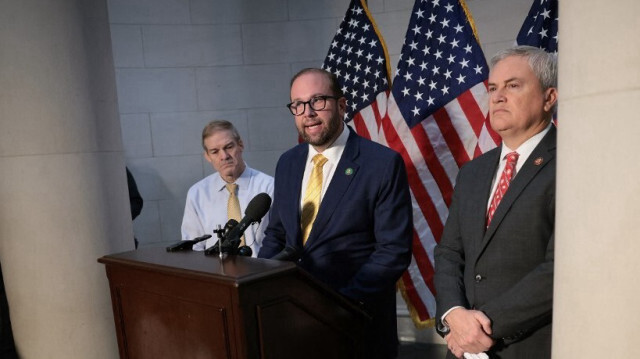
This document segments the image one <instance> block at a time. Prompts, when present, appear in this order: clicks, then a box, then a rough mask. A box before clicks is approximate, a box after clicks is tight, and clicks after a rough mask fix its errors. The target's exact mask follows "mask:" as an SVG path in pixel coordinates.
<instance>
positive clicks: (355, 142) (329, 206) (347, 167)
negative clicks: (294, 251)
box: [305, 128, 360, 248]
mask: <svg viewBox="0 0 640 359" xmlns="http://www.w3.org/2000/svg"><path fill="white" fill-rule="evenodd" d="M359 153H360V145H359V138H358V136H357V135H356V134H355V133H354V132H353V131H352V130H351V128H349V139H348V140H347V144H346V145H345V148H344V152H343V153H342V157H341V158H340V161H339V162H338V165H337V167H336V171H335V172H334V174H333V178H332V179H331V182H330V183H329V187H328V188H327V191H326V193H325V195H324V197H322V202H321V203H320V210H319V211H318V215H317V216H316V220H315V222H314V223H313V227H312V228H311V233H310V234H309V239H308V240H307V244H306V245H305V248H312V247H313V246H314V245H315V244H316V242H317V241H318V240H317V239H316V238H317V237H318V235H319V234H320V233H322V230H323V229H324V228H325V227H326V226H327V223H328V222H329V220H330V219H331V216H332V215H333V213H335V210H336V207H337V206H338V204H339V203H340V202H341V200H342V197H343V196H344V194H345V193H346V192H347V189H348V188H349V185H350V184H351V181H352V180H353V178H354V177H355V176H356V174H357V173H358V168H359V165H358V163H356V162H355V159H356V158H357V157H358V154H359Z"/></svg>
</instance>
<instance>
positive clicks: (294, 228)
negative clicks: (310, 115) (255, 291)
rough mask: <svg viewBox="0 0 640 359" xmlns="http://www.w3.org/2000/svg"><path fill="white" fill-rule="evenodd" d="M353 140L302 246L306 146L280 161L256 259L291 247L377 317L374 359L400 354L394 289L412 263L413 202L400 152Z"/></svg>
mask: <svg viewBox="0 0 640 359" xmlns="http://www.w3.org/2000/svg"><path fill="white" fill-rule="evenodd" d="M349 131H350V134H349V139H348V141H347V144H346V146H345V149H344V152H343V154H342V157H341V159H340V161H339V163H338V165H337V168H336V171H335V174H334V176H333V179H332V180H331V183H330V184H329V187H328V189H327V191H326V193H325V195H324V197H323V199H322V202H321V204H320V209H319V211H318V215H317V217H316V220H315V222H314V225H313V227H312V230H311V233H310V234H309V238H308V240H307V244H306V245H305V246H304V247H303V246H302V237H301V228H300V194H301V190H302V188H301V186H302V177H303V174H304V168H305V162H306V160H307V154H308V145H307V144H301V145H298V146H296V147H294V148H293V149H291V150H289V151H287V152H285V153H284V154H283V155H282V156H281V157H280V160H279V161H278V165H277V168H276V176H275V191H274V201H273V206H272V207H271V211H270V218H269V226H268V227H267V230H266V237H265V238H264V240H263V242H262V248H261V249H260V253H259V254H258V257H261V258H271V257H272V256H274V255H275V254H277V253H279V252H280V251H281V250H282V249H283V248H284V247H285V245H287V246H292V247H295V248H298V250H299V253H300V257H299V259H298V261H297V264H298V266H299V267H301V268H302V269H304V270H306V271H307V272H309V273H311V274H312V275H313V276H314V277H315V278H317V279H319V280H320V281H322V282H324V283H326V284H327V285H329V286H330V287H331V288H333V289H335V290H337V291H339V292H340V293H341V294H343V295H345V296H347V297H348V298H351V299H352V300H354V301H357V302H359V303H362V304H363V305H364V307H365V309H366V310H367V311H368V312H369V313H370V314H371V315H372V316H373V320H374V323H373V326H372V328H373V329H372V332H371V333H368V335H367V337H368V347H369V348H371V349H372V353H375V357H379V358H393V357H395V355H396V352H397V345H398V339H397V329H396V300H395V298H396V297H395V283H396V281H397V280H398V279H399V278H400V276H401V275H402V273H403V272H404V270H405V269H406V268H407V266H408V265H409V262H410V261H411V240H412V231H413V221H412V209H411V198H410V195H409V187H408V183H407V176H406V171H405V167H404V163H403V161H402V159H401V157H400V156H399V155H398V154H397V153H396V152H394V151H392V150H390V149H389V148H386V147H384V146H381V145H379V144H376V143H374V142H372V141H369V140H366V139H364V138H362V137H360V136H358V135H357V134H355V132H353V131H352V130H351V129H349Z"/></svg>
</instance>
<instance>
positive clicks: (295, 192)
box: [282, 144, 309, 245]
mask: <svg viewBox="0 0 640 359" xmlns="http://www.w3.org/2000/svg"><path fill="white" fill-rule="evenodd" d="M308 153H309V145H307V144H304V145H301V146H299V149H298V150H297V151H296V154H295V156H294V158H293V160H292V161H291V163H290V166H291V167H290V168H289V171H288V175H287V176H286V177H285V181H286V186H284V188H286V189H287V191H286V193H287V197H288V198H289V200H288V201H286V203H289V205H291V206H292V207H293V208H296V209H297V210H295V211H291V210H285V211H282V213H284V214H287V215H288V216H289V217H288V218H287V220H286V221H283V222H285V223H292V224H294V228H288V229H287V231H291V232H292V233H295V236H294V237H293V238H297V241H299V243H298V244H299V245H302V229H301V228H300V201H301V198H300V196H301V193H302V177H303V176H304V168H305V166H306V162H307V156H308Z"/></svg>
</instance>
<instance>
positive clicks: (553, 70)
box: [491, 45, 558, 91]
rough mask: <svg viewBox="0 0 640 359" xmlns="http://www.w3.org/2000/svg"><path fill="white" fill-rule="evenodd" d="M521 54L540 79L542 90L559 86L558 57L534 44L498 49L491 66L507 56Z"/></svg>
mask: <svg viewBox="0 0 640 359" xmlns="http://www.w3.org/2000/svg"><path fill="white" fill-rule="evenodd" d="M511 56H520V57H524V58H526V59H527V62H528V63H529V67H531V70H532V71H533V73H534V74H535V75H536V77H537V78H538V81H540V86H541V87H542V91H546V90H547V89H548V88H550V87H558V57H557V55H556V54H552V53H548V52H546V51H544V50H542V49H539V48H537V47H533V46H525V45H521V46H514V47H510V48H508V49H504V50H502V51H498V52H497V53H496V54H495V55H493V57H492V58H491V67H493V66H495V65H496V64H497V63H498V62H500V61H502V60H504V59H505V58H507V57H511Z"/></svg>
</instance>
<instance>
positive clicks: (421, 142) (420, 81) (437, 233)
mask: <svg viewBox="0 0 640 359" xmlns="http://www.w3.org/2000/svg"><path fill="white" fill-rule="evenodd" d="M488 73H489V69H488V66H487V63H486V61H485V58H484V54H483V52H482V49H481V48H480V45H479V43H478V40H477V36H476V34H475V28H474V24H473V19H472V18H471V15H470V14H469V13H468V10H467V8H466V5H465V3H464V0H459V1H458V0H429V1H427V0H416V2H415V4H414V7H413V12H412V14H411V18H410V20H409V28H408V30H407V34H406V36H405V42H404V45H403V47H402V52H401V55H400V61H399V63H398V67H397V70H396V74H395V77H394V80H393V86H392V90H391V94H390V96H389V100H388V103H387V117H386V118H385V119H384V120H383V121H382V124H383V126H382V132H383V133H384V136H380V138H384V139H386V142H387V143H388V145H389V147H391V148H393V149H395V150H396V151H398V152H400V154H401V155H402V156H403V157H404V159H405V164H406V165H407V171H408V173H409V185H410V187H411V192H412V197H413V198H412V200H413V208H414V214H413V220H414V227H415V231H414V245H413V261H412V263H411V266H410V267H409V270H408V271H407V272H406V273H405V274H404V276H403V277H402V285H403V287H404V288H403V294H404V296H405V298H406V299H407V304H408V305H409V306H410V308H409V309H410V312H411V314H412V317H413V319H414V322H415V323H416V324H417V325H418V326H425V325H432V324H433V316H434V315H435V310H436V308H435V289H434V286H433V273H434V270H433V263H434V259H433V250H434V248H435V246H436V244H437V243H438V242H439V241H440V237H441V235H442V230H443V228H444V223H445V221H446V219H447V216H448V214H449V204H450V203H451V196H452V194H453V187H454V185H455V179H456V176H457V174H458V170H459V169H460V167H461V166H462V165H463V164H464V163H466V162H467V161H469V160H471V159H472V158H474V157H476V156H478V155H480V154H482V153H484V152H486V151H488V150H490V149H492V148H494V147H495V146H496V145H497V144H498V143H499V142H500V139H499V137H498V136H497V135H496V134H495V133H494V132H493V131H491V130H489V127H488V126H487V125H488V118H487V116H488V104H489V101H488V98H489V97H488V93H487V87H486V81H487V77H488Z"/></svg>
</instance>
